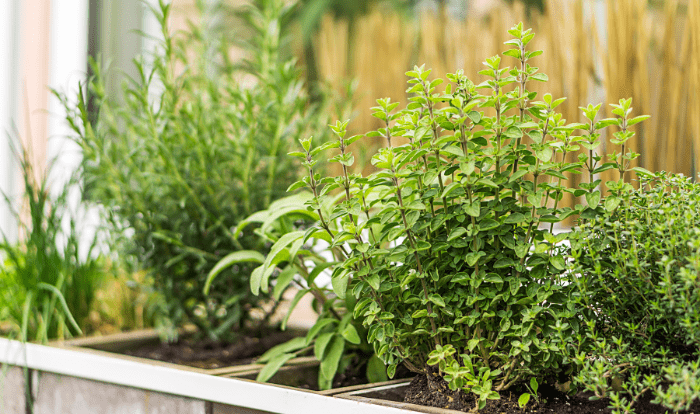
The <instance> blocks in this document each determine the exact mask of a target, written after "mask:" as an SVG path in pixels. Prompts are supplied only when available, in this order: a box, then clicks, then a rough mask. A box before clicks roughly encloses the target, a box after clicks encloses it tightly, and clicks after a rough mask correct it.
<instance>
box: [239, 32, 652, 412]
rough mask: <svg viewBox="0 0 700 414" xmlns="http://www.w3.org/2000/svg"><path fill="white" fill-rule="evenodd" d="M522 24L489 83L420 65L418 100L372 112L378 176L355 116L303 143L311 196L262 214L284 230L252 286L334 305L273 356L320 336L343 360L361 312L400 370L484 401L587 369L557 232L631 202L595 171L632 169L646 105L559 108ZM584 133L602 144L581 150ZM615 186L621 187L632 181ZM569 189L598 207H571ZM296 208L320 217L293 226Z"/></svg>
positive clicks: (415, 83) (384, 355)
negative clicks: (509, 62)
mask: <svg viewBox="0 0 700 414" xmlns="http://www.w3.org/2000/svg"><path fill="white" fill-rule="evenodd" d="M509 33H510V34H511V35H512V36H513V37H514V39H512V40H509V41H508V42H506V44H508V45H511V49H510V50H508V51H506V52H504V55H506V56H510V57H513V58H515V59H516V60H517V61H518V65H517V67H515V68H507V67H506V68H502V67H501V66H500V65H501V58H500V57H498V56H495V57H492V58H488V59H486V62H485V65H486V69H484V70H483V71H481V72H479V74H481V75H484V76H486V77H487V79H488V80H486V81H484V82H482V83H481V84H479V85H476V84H474V83H473V82H471V81H470V80H469V79H467V77H466V76H465V75H464V74H463V73H462V72H461V71H459V72H457V73H453V74H447V79H448V80H449V81H450V83H449V84H448V85H447V86H446V87H445V89H444V92H443V91H442V90H438V86H439V85H441V84H442V83H443V79H430V70H424V69H423V68H422V67H416V68H414V70H412V71H409V72H407V73H406V74H407V76H408V77H409V78H410V79H409V81H408V82H409V89H408V92H409V93H410V94H411V98H410V99H409V100H410V103H409V104H408V105H407V106H406V108H405V109H403V110H401V111H398V112H396V111H395V109H396V108H397V106H398V103H392V102H391V101H390V100H389V99H380V100H378V101H377V103H378V106H377V107H375V108H373V111H374V116H375V117H377V118H379V119H380V120H382V121H383V122H384V123H385V126H384V127H383V128H380V129H379V130H377V131H374V132H371V133H369V134H367V136H371V137H381V139H382V140H383V142H385V143H386V147H384V148H381V149H379V150H378V152H377V153H376V154H375V155H374V156H373V158H372V164H373V165H374V166H375V167H376V168H377V172H376V173H374V174H372V175H370V176H368V177H362V176H360V175H357V174H352V173H350V172H349V168H350V167H351V166H352V165H353V163H354V157H353V155H352V154H351V153H350V152H349V150H348V146H349V145H351V144H352V143H353V142H355V141H356V140H357V139H359V138H360V137H359V136H354V137H346V126H347V122H345V123H337V124H336V125H335V126H333V127H332V129H333V131H334V133H335V134H336V136H337V140H336V141H335V142H332V143H327V144H323V145H320V146H314V145H313V143H312V140H311V139H304V140H302V141H301V145H302V148H301V150H300V151H298V152H293V153H291V155H293V156H295V157H298V158H300V159H301V160H302V164H303V165H304V167H305V168H306V170H307V171H308V174H307V175H306V176H305V177H304V178H303V179H302V180H300V181H299V182H297V183H295V184H294V185H292V186H291V187H290V190H295V189H298V188H307V189H308V190H310V193H307V195H306V196H305V197H306V198H307V199H308V200H307V201H306V202H305V203H304V204H303V205H302V204H300V203H299V202H298V201H299V200H300V199H303V198H299V197H297V198H296V202H295V199H294V198H290V199H289V200H288V205H287V206H285V208H280V209H278V210H277V211H268V212H263V213H259V214H256V215H254V217H252V218H251V220H254V221H255V220H257V221H262V222H263V224H262V226H261V228H260V232H261V233H262V234H265V235H267V236H268V237H270V238H272V239H273V240H276V241H275V243H274V245H273V246H272V249H271V252H270V254H269V255H268V256H267V259H266V261H265V263H264V264H263V265H261V266H260V267H259V268H257V269H256V271H255V272H254V273H253V277H252V279H251V286H252V288H253V291H254V292H257V290H258V289H261V290H263V291H265V290H266V289H267V288H268V286H269V285H271V284H274V286H275V289H279V288H280V286H286V285H287V284H289V283H292V282H297V283H299V284H301V286H302V288H303V290H302V291H300V294H304V293H311V294H313V295H314V296H315V297H316V298H317V300H318V301H319V302H320V303H322V304H323V305H324V306H323V311H322V312H321V313H320V318H319V320H318V322H317V324H316V325H315V326H314V328H313V329H312V330H311V331H310V332H309V335H308V336H307V338H306V340H305V341H304V340H301V339H300V340H297V342H296V343H295V344H294V345H295V346H290V347H287V348H280V350H279V351H278V352H277V354H276V356H275V357H278V358H281V359H282V358H289V357H290V354H291V353H293V352H303V351H304V350H305V349H307V347H310V346H313V348H314V352H315V355H316V356H317V358H319V359H320V360H321V361H322V362H321V363H322V367H323V364H324V363H325V364H326V365H327V366H333V365H337V363H338V361H339V360H340V357H339V356H338V355H339V353H342V351H343V349H344V346H346V345H343V342H345V343H346V344H352V343H357V344H359V343H360V342H361V341H363V340H364V337H363V336H361V337H358V332H359V331H360V330H359V329H358V328H357V325H356V324H354V323H353V321H352V318H353V317H354V318H356V321H362V322H363V324H364V326H365V328H366V330H367V334H368V337H367V340H368V342H369V343H370V344H371V345H372V346H373V349H374V351H375V353H376V355H377V356H378V357H379V358H381V359H382V360H383V361H384V362H385V363H386V364H387V365H388V375H389V376H390V377H393V376H394V373H395V370H396V368H397V366H398V365H399V364H401V363H403V364H404V365H406V366H407V367H408V368H409V369H411V370H413V371H415V372H420V373H425V372H428V371H433V372H437V373H439V374H440V376H442V377H443V378H444V379H445V380H447V381H448V383H449V385H450V387H451V388H452V389H458V388H460V389H463V390H465V391H467V392H473V393H476V394H478V396H479V403H478V406H479V407H483V406H484V404H485V403H486V400H487V399H490V398H498V397H499V394H498V391H504V390H507V389H511V388H512V387H513V386H514V385H518V384H522V383H526V382H528V381H530V380H531V379H532V378H535V383H537V384H542V383H544V382H553V381H554V380H555V379H556V377H557V376H558V375H560V374H566V373H568V372H570V371H571V370H572V369H573V367H572V366H569V365H570V364H569V363H570V360H569V359H568V355H570V354H571V353H572V352H574V351H575V349H574V345H575V338H576V337H577V335H582V331H581V326H580V324H579V323H578V320H577V319H576V317H575V308H574V306H573V303H572V302H571V301H570V300H569V293H570V286H572V285H571V283H572V282H571V280H570V277H571V274H570V273H567V272H566V268H567V266H566V257H567V251H566V245H565V244H562V242H563V241H565V240H566V238H567V234H555V233H553V226H554V224H555V223H559V222H561V221H562V220H564V219H565V218H567V217H570V216H575V215H580V216H581V217H584V218H594V217H595V216H596V215H598V214H601V213H603V211H605V209H606V208H607V209H611V210H612V209H614V208H615V207H616V206H617V203H618V202H619V199H618V198H616V197H615V196H612V197H610V198H608V199H603V198H602V192H601V190H600V189H599V185H600V183H601V181H600V180H599V179H597V178H596V174H599V173H601V172H603V171H606V170H609V169H617V170H618V171H619V173H620V177H621V179H622V177H623V176H624V174H625V172H626V171H627V170H629V167H630V165H629V164H630V162H631V160H632V159H634V158H635V157H636V156H637V154H635V153H634V152H631V151H629V150H626V149H625V143H626V141H627V140H628V139H629V138H630V137H632V136H633V135H634V133H633V132H632V131H630V130H629V129H628V127H629V126H631V125H633V124H635V123H638V122H640V121H642V120H644V119H646V118H647V117H646V116H640V117H636V118H629V115H630V112H631V107H630V106H631V100H621V101H620V103H619V104H617V105H613V107H614V110H613V112H614V113H615V114H616V115H617V117H616V118H610V119H604V120H600V121H596V120H595V118H596V116H597V113H598V111H599V109H600V105H597V106H593V105H589V106H588V107H586V108H581V109H582V110H583V113H584V116H585V117H586V118H588V120H589V123H588V124H567V123H566V120H564V119H562V116H561V114H558V113H556V111H555V108H556V107H557V106H558V105H560V104H561V103H562V102H563V101H564V99H565V98H560V99H553V98H552V96H551V95H550V94H545V95H544V96H543V97H542V100H541V101H536V100H535V98H536V93H535V92H531V91H528V90H527V89H526V87H527V83H528V81H530V80H536V81H547V76H546V75H544V74H542V73H539V72H538V68H536V67H532V66H530V64H529V61H530V60H531V59H532V58H534V57H536V56H538V55H539V54H541V53H542V52H541V51H527V50H526V46H527V44H528V43H529V42H530V41H531V40H532V38H533V36H534V34H533V33H532V32H531V30H529V29H528V30H524V29H523V26H522V24H519V25H517V26H514V27H513V28H512V29H511V30H509ZM479 90H486V91H487V92H486V93H485V94H483V95H482V94H479V92H478V91H479ZM487 111H488V112H487ZM613 125H615V126H618V127H619V128H620V130H619V131H617V132H615V133H614V134H613V138H612V139H611V143H613V144H615V145H620V146H621V147H622V148H621V151H620V152H619V153H617V152H613V153H612V154H610V155H609V160H608V162H603V156H602V155H601V154H599V153H598V152H597V151H598V147H599V146H600V144H601V140H600V135H601V130H602V129H605V128H606V127H610V126H613ZM576 130H582V131H583V134H582V135H574V131H576ZM581 146H583V147H584V148H586V149H588V150H589V152H588V154H586V153H583V154H580V155H578V156H576V152H577V151H578V150H579V149H580V147H581ZM329 149H335V150H337V151H338V152H339V153H338V154H336V155H335V156H333V157H332V158H331V159H330V160H329V161H330V162H335V163H338V164H339V165H340V169H341V170H342V174H340V176H338V177H322V176H321V175H320V174H319V173H318V171H317V169H316V164H317V163H318V161H319V160H320V159H321V157H322V156H321V154H322V152H323V151H325V150H329ZM581 172H588V173H589V174H588V176H589V177H588V178H589V180H587V181H586V180H584V182H583V183H582V184H580V188H571V187H570V186H566V185H565V182H566V181H567V180H568V179H569V178H570V176H571V175H572V174H576V173H581ZM608 186H609V187H610V188H612V189H613V190H614V191H617V190H616V189H617V188H618V187H620V186H622V184H621V183H617V182H610V183H608ZM565 193H573V194H574V195H575V196H578V197H583V198H585V200H586V204H579V205H577V206H576V207H575V208H569V207H561V206H559V201H560V200H561V198H562V197H563V195H564V194H565ZM295 215H296V216H295ZM283 216H288V217H292V218H293V217H299V216H304V217H305V218H306V219H309V220H311V221H313V224H312V225H310V226H309V225H302V226H301V227H299V226H296V227H295V226H294V224H295V223H294V222H293V221H292V220H286V221H285V220H282V219H281V218H282V217H283ZM296 224H300V223H296ZM270 235H272V236H270ZM314 245H321V246H328V249H327V252H328V254H326V255H325V256H322V257H321V259H320V260H318V259H316V258H317V257H318V256H319V255H318V253H317V252H316V251H315V250H314V247H313V246H314ZM290 264H291V265H293V267H294V268H293V269H290V267H289V265H290ZM320 266H322V268H321V270H319V267H320ZM277 270H280V272H279V273H278V276H277V278H276V279H275V281H274V282H271V280H270V278H271V276H273V275H275V274H276V271H277ZM320 271H327V272H329V274H331V279H332V290H333V293H334V294H331V293H330V292H328V288H326V289H325V290H324V289H323V288H320V287H318V286H317V285H316V283H315V280H316V277H317V275H318V274H319V272H320ZM295 272H298V275H299V277H298V278H295ZM319 290H321V291H322V292H319ZM321 293H323V295H321ZM350 315H352V317H351V316H350ZM334 372H335V368H333V369H331V368H329V369H328V373H329V374H330V373H334ZM325 380H326V381H328V380H330V377H325Z"/></svg>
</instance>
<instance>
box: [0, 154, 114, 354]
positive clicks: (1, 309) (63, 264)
mask: <svg viewBox="0 0 700 414" xmlns="http://www.w3.org/2000/svg"><path fill="white" fill-rule="evenodd" d="M18 159H19V161H20V166H21V167H22V179H23V185H24V187H23V194H22V198H21V203H20V204H19V205H21V206H22V207H21V208H26V210H18V211H16V212H15V218H16V219H17V222H18V223H19V227H20V234H21V240H20V241H19V242H17V243H13V242H10V241H8V240H7V239H6V238H5V237H3V240H2V241H0V258H2V262H1V264H0V319H1V320H2V321H4V322H6V323H8V324H9V326H6V327H9V332H5V333H6V334H9V335H10V336H14V337H18V338H20V339H21V340H22V341H38V342H43V343H45V342H47V341H49V340H51V339H63V338H69V337H72V336H73V335H76V334H82V333H83V331H84V330H85V329H86V327H87V326H88V316H89V312H90V310H91V306H92V304H93V302H94V299H95V293H96V291H97V289H98V288H99V287H100V285H101V283H102V281H103V279H104V278H105V276H106V273H107V266H106V264H105V260H104V258H103V257H101V256H99V252H98V249H97V241H98V239H99V236H100V232H97V233H94V234H93V235H92V236H91V238H88V236H89V234H86V233H85V232H84V231H83V228H82V227H79V226H80V224H79V222H80V220H81V219H82V217H81V216H80V214H79V213H80V212H81V210H80V208H76V207H75V206H71V203H70V201H69V194H70V189H71V188H76V187H75V182H74V181H73V180H70V181H69V182H68V183H65V184H63V186H62V187H60V188H56V187H54V188H50V187H49V185H48V177H47V175H48V173H47V174H42V177H41V179H40V180H39V181H36V180H37V178H36V177H35V173H34V170H33V166H32V165H31V164H30V161H29V157H28V155H27V152H26V151H22V152H21V154H19V157H18ZM49 171H50V169H49ZM5 201H6V202H7V203H8V205H9V206H10V207H12V206H13V205H17V203H14V202H13V200H12V199H11V198H10V197H8V196H7V195H5ZM24 211H26V214H24V213H23V212H24ZM88 231H89V230H88ZM88 242H89V244H86V243H88ZM81 246H82V247H81Z"/></svg>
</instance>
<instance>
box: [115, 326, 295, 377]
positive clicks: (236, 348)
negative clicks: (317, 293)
mask: <svg viewBox="0 0 700 414" xmlns="http://www.w3.org/2000/svg"><path fill="white" fill-rule="evenodd" d="M294 336H295V334H294V333H293V332H273V333H268V334H267V335H264V336H261V337H259V338H258V337H255V336H243V337H241V338H240V339H239V340H238V341H236V342H234V343H223V342H218V341H211V340H198V341H194V340H193V339H191V338H181V339H180V340H179V341H177V342H175V343H158V344H153V345H146V346H142V347H140V348H135V349H130V350H127V351H125V352H124V354H126V355H131V356H136V357H141V358H147V359H154V360H157V361H164V362H172V363H175V364H180V365H188V366H191V367H196V368H204V369H213V368H221V367H228V366H233V365H245V364H250V363H253V362H254V361H255V359H256V358H257V357H259V356H260V355H262V354H264V353H265V351H267V350H268V349H270V348H272V347H273V346H275V345H279V344H281V343H283V342H286V341H288V340H290V339H292V338H294Z"/></svg>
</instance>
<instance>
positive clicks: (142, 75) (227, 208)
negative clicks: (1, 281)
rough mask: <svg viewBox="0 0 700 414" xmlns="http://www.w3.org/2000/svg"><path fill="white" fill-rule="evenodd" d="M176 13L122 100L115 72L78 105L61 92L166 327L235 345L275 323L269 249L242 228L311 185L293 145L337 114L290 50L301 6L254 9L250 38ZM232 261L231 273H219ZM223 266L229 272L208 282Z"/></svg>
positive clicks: (88, 191)
mask: <svg viewBox="0 0 700 414" xmlns="http://www.w3.org/2000/svg"><path fill="white" fill-rule="evenodd" d="M203 4H204V3H201V5H203ZM170 11H171V6H170V5H168V4H166V2H164V1H161V2H159V6H156V7H154V8H153V9H152V12H153V14H154V16H155V17H156V18H157V20H158V22H159V24H160V29H161V31H162V35H163V39H162V40H161V41H159V42H158V44H157V48H156V50H155V52H154V53H153V54H152V55H151V56H149V57H148V58H139V59H137V60H135V61H134V64H135V66H136V68H137V71H138V76H137V77H136V78H135V79H129V81H128V82H127V83H125V84H124V85H123V88H122V91H121V95H118V96H117V95H115V96H113V95H111V94H110V91H109V89H108V87H107V86H108V79H109V75H110V73H109V72H104V71H103V68H102V67H101V66H100V65H99V64H97V63H96V62H93V64H92V67H93V72H94V76H93V77H92V78H91V79H89V81H88V82H87V84H85V85H81V88H80V91H79V93H78V96H77V99H76V100H75V102H77V103H76V104H73V103H72V102H73V100H71V99H68V97H67V96H65V95H63V94H60V93H56V95H57V96H58V97H59V98H60V99H61V100H62V102H63V104H64V106H65V107H66V109H67V110H68V117H67V120H68V122H69V124H70V126H71V127H72V129H73V132H74V139H75V141H76V142H77V143H78V144H79V145H80V147H81V149H82V154H83V161H82V164H81V175H82V176H81V178H82V180H84V182H85V187H86V188H85V195H86V197H87V198H88V199H89V200H91V201H93V202H96V203H98V204H100V205H102V206H103V207H104V211H106V212H107V213H108V217H107V219H108V220H109V221H110V223H111V224H112V225H113V226H112V228H113V230H114V232H113V233H114V234H115V235H116V236H117V237H118V238H122V239H125V240H126V241H125V243H124V244H123V245H122V246H123V247H122V248H123V250H122V253H126V254H128V255H130V256H132V257H135V258H136V259H137V261H138V265H139V266H140V267H142V268H144V269H146V270H148V271H149V272H150V273H151V274H152V276H153V281H154V283H153V287H154V289H155V290H156V291H157V292H158V293H159V294H160V296H161V297H162V298H163V303H164V305H163V306H162V307H161V308H162V309H161V315H160V316H161V319H160V320H161V321H162V322H161V323H162V324H163V325H164V326H170V327H174V328H177V327H179V326H181V325H182V324H183V323H185V322H189V323H193V324H195V325H197V326H198V328H199V332H200V333H201V334H202V335H205V336H207V337H209V338H211V339H224V340H232V339H233V338H234V337H235V335H236V332H237V331H239V330H241V329H246V328H247V327H250V326H251V325H257V324H265V322H266V319H263V320H262V321H254V323H253V321H251V314H252V313H251V309H255V308H259V304H260V302H261V301H262V300H264V299H265V298H264V297H258V296H256V295H254V294H252V293H251V292H250V291H249V289H248V283H249V277H250V274H251V272H252V270H253V268H254V265H253V264H252V263H254V262H255V261H256V260H258V261H259V260H260V259H261V254H262V253H266V252H267V251H268V249H269V245H265V244H264V242H261V241H260V239H258V238H257V237H256V236H255V235H254V234H253V233H252V231H251V230H250V229H247V230H246V231H245V232H243V233H242V234H240V235H239V236H237V237H236V236H234V235H233V233H232V231H231V229H232V228H233V227H234V226H235V225H236V224H238V223H239V222H240V221H241V220H243V219H244V218H246V217H248V216H249V215H251V214H252V213H254V212H255V211H258V210H261V209H265V208H267V207H268V206H269V205H270V203H271V202H272V201H273V200H275V199H277V198H279V197H281V196H283V195H284V194H285V191H286V189H287V187H288V186H289V184H290V183H291V182H293V181H294V180H296V179H297V178H298V177H297V175H298V168H297V166H296V165H295V163H294V162H293V160H292V159H291V158H289V157H287V155H286V154H287V152H288V151H289V149H290V146H291V145H293V143H294V142H296V140H297V139H298V138H299V137H301V136H306V135H307V134H308V131H310V130H314V129H316V128H319V127H320V126H321V125H323V124H326V123H327V121H326V120H325V117H326V115H325V113H324V112H321V111H319V107H317V106H310V105H309V103H308V101H307V98H306V92H305V86H304V84H303V82H302V80H301V73H300V70H299V68H298V67H297V66H296V65H295V62H294V60H293V59H291V58H289V57H286V56H284V54H283V53H282V50H283V49H282V47H283V45H284V42H285V41H286V39H287V37H286V36H287V35H286V28H287V22H288V21H289V18H290V16H291V13H292V12H293V9H292V8H291V6H290V5H288V4H286V3H285V2H283V1H281V0H271V1H257V2H252V3H251V4H248V5H246V6H245V9H244V10H242V11H241V12H240V13H239V16H238V20H237V25H236V26H235V27H236V28H237V29H238V30H237V32H236V35H237V37H236V38H233V37H232V35H231V34H230V33H228V32H227V31H226V30H225V29H226V28H224V27H220V26H217V25H215V24H213V23H212V24H211V25H209V26H203V25H191V26H190V28H189V30H187V31H182V32H178V33H175V34H171V33H169V31H168V19H169V15H170ZM211 13H223V11H218V10H215V11H213V12H211ZM241 33H244V34H247V35H249V36H244V35H242V34H241ZM241 39H245V45H244V46H245V47H244V49H243V50H244V52H246V53H248V54H249V55H250V56H249V57H250V59H248V60H245V62H244V64H243V65H239V64H234V61H235V60H234V59H233V57H232V56H231V55H230V53H231V52H232V50H234V49H233V45H234V42H237V41H238V40H241ZM319 105H322V104H319ZM250 251H252V252H253V253H249V254H238V255H237V256H228V257H227V255H229V254H231V253H234V254H236V253H237V252H238V253H240V252H250ZM256 252H257V254H256ZM244 256H245V257H244ZM224 257H227V260H228V262H229V264H230V266H224V267H219V268H215V265H216V264H217V263H218V262H219V261H220V260H221V259H222V258H224ZM212 270H215V272H216V273H217V274H218V276H217V277H216V278H213V277H212V278H209V280H207V275H208V274H209V273H210V272H211V271H212ZM205 284H206V291H207V292H206V293H205V291H204V290H205V289H204V287H205ZM175 333H176V331H171V332H169V334H170V335H169V336H171V337H172V336H173V334H175Z"/></svg>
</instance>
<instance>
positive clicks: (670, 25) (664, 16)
mask: <svg viewBox="0 0 700 414" xmlns="http://www.w3.org/2000/svg"><path fill="white" fill-rule="evenodd" d="M546 6H547V7H546V10H545V11H544V13H536V12H535V13H529V14H528V13H527V12H526V10H525V8H524V6H523V5H522V3H520V2H515V3H513V4H507V3H505V2H503V3H499V4H498V5H497V7H495V8H494V9H493V10H492V12H491V13H489V14H487V15H483V16H470V15H468V16H467V17H466V18H465V19H459V18H454V17H452V16H450V15H449V11H448V9H446V8H442V9H441V8H437V9H436V11H431V10H428V11H425V12H422V13H419V14H418V15H417V16H415V17H414V18H407V17H406V15H405V14H400V13H398V12H396V11H393V10H392V9H391V8H389V7H381V5H379V6H377V7H375V8H374V9H373V10H372V11H371V12H370V13H368V14H366V15H364V16H362V17H359V18H356V19H355V23H354V26H353V27H352V30H348V21H347V20H339V19H334V18H333V17H331V16H325V17H324V19H323V21H322V22H321V24H320V28H319V30H318V32H317V35H316V37H315V43H314V47H315V51H316V63H317V70H318V74H319V77H320V78H321V79H322V80H325V81H327V82H329V83H330V84H331V85H332V86H333V87H334V88H335V89H337V90H342V88H343V85H344V82H345V81H346V79H348V78H356V79H357V81H358V84H359V85H361V86H360V88H359V89H358V94H357V95H358V96H357V99H358V108H357V111H356V113H357V114H358V117H357V118H356V119H354V120H353V121H352V122H351V127H352V128H353V129H354V131H353V132H354V133H362V132H365V131H369V130H372V129H375V128H377V127H379V125H378V124H377V122H379V121H378V120H377V119H375V118H373V117H371V115H370V113H371V111H369V108H370V107H372V106H374V105H375V99H376V98H380V97H391V98H392V100H394V101H402V102H406V93H405V86H404V85H405V76H404V72H405V71H406V70H408V69H410V68H411V67H412V66H413V65H414V64H418V65H421V64H423V63H425V64H426V66H427V67H429V68H433V70H434V72H433V73H446V72H453V71H455V70H456V69H459V68H463V69H464V71H465V73H466V74H467V76H470V78H471V79H472V80H473V81H475V82H477V83H479V82H481V81H483V80H484V79H483V77H482V76H481V75H477V72H478V71H479V70H481V69H482V68H483V65H482V61H483V58H484V57H485V56H493V55H496V54H497V53H500V52H502V51H503V50H505V45H504V44H503V42H504V41H505V40H506V39H505V38H504V34H505V33H506V31H507V29H508V28H510V27H511V26H512V25H513V24H515V23H517V22H519V21H523V22H525V25H526V27H532V28H533V29H534V31H535V32H536V33H537V36H536V37H535V40H534V41H533V43H534V44H533V48H535V49H542V50H544V55H543V56H542V57H541V58H538V60H537V64H538V65H539V67H540V69H541V70H540V71H541V72H544V73H546V74H548V75H549V78H550V81H549V82H547V84H546V85H531V87H533V88H534V90H538V89H537V88H538V87H546V88H547V91H550V92H551V93H552V94H553V95H554V96H555V97H562V96H565V97H567V98H568V99H567V101H566V102H565V103H564V105H562V106H561V107H560V108H562V112H563V115H564V118H566V119H567V121H568V122H582V121H583V120H584V118H583V116H582V114H581V111H580V110H579V109H578V107H579V106H585V105H586V104H588V103H589V102H591V103H594V104H595V103H599V102H603V103H604V106H605V107H606V109H605V110H606V113H605V114H604V116H606V117H609V116H611V112H610V110H611V109H612V108H610V107H609V106H608V105H607V104H608V103H611V102H617V101H618V100H619V99H620V98H626V97H632V98H633V106H634V108H635V109H634V112H635V114H649V115H651V116H652V118H651V119H650V120H649V121H647V122H645V123H644V125H643V126H642V125H639V126H638V127H636V128H637V131H636V132H637V136H636V137H635V138H633V140H634V141H633V142H632V143H631V145H632V147H631V148H633V149H635V150H636V151H637V152H639V153H641V154H642V155H641V157H639V158H638V159H637V160H636V161H635V162H636V163H637V165H639V166H643V167H645V168H647V169H649V170H652V171H656V170H666V171H672V172H677V173H684V174H686V175H689V176H692V177H695V178H697V173H698V171H699V170H700V166H698V164H699V160H700V93H699V92H700V2H698V1H678V0H666V1H656V2H653V4H652V3H647V2H646V1H641V0H571V1H550V2H547V3H546ZM348 33H353V35H352V36H349V35H348ZM348 50H351V52H350V53H348ZM348 56H354V59H353V60H352V61H349V59H348ZM503 64H504V65H510V66H512V65H513V64H515V62H514V61H513V62H509V61H508V60H506V61H505V62H504V63H503ZM577 178H578V177H572V178H571V179H573V180H576V179H577ZM602 178H603V180H604V181H605V180H606V179H610V178H612V177H605V176H604V177H602ZM566 202H567V203H569V204H571V203H572V202H574V200H572V199H568V200H566Z"/></svg>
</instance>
